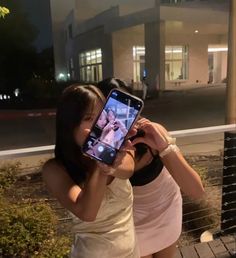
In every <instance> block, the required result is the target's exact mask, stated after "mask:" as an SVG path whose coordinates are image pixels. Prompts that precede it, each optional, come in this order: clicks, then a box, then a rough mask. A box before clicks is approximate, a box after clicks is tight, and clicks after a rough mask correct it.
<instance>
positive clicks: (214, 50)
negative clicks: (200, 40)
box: [208, 47, 228, 52]
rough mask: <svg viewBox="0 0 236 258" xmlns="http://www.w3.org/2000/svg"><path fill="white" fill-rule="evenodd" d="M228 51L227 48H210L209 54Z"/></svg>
mask: <svg viewBox="0 0 236 258" xmlns="http://www.w3.org/2000/svg"><path fill="white" fill-rule="evenodd" d="M226 51H228V48H227V47H209V48H208V52H226Z"/></svg>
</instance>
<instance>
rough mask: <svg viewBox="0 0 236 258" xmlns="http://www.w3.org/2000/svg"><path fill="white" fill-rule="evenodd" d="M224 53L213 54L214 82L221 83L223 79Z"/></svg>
mask: <svg viewBox="0 0 236 258" xmlns="http://www.w3.org/2000/svg"><path fill="white" fill-rule="evenodd" d="M221 63H222V53H221V52H214V54H213V82H214V83H220V82H221V77H222V66H221Z"/></svg>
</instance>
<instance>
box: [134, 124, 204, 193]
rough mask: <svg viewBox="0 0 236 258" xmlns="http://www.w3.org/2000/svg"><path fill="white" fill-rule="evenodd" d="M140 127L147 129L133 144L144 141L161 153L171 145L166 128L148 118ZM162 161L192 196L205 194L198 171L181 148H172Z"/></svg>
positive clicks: (185, 191)
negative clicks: (182, 152) (185, 156)
mask: <svg viewBox="0 0 236 258" xmlns="http://www.w3.org/2000/svg"><path fill="white" fill-rule="evenodd" d="M139 124H140V125H139V128H140V129H142V130H144V131H145V135H144V136H143V137H139V138H136V139H135V140H134V141H133V144H137V143H138V142H144V143H146V144H147V145H149V146H150V147H151V148H153V149H155V150H157V151H158V152H159V153H163V151H164V150H165V149H166V148H167V147H168V146H169V144H168V142H167V138H168V137H169V135H168V132H167V131H166V129H165V128H164V127H163V126H161V125H159V124H156V123H152V122H150V121H148V120H147V119H141V120H140V123H139ZM162 162H163V164H164V165H165V167H166V168H167V169H168V171H169V172H170V174H171V175H172V177H173V178H174V179H175V181H176V182H177V184H178V185H179V186H180V188H181V190H182V191H183V192H184V193H185V194H186V195H188V196H190V197H192V198H200V197H202V196H203V195H204V193H205V192H204V188H203V185H202V182H201V179H200V177H199V175H198V173H197V172H196V171H195V170H194V169H193V168H192V167H191V166H190V165H189V164H188V162H187V161H186V160H185V158H184V157H183V155H182V154H181V152H180V151H179V150H177V149H176V150H172V151H170V152H168V153H167V154H166V155H164V157H162Z"/></svg>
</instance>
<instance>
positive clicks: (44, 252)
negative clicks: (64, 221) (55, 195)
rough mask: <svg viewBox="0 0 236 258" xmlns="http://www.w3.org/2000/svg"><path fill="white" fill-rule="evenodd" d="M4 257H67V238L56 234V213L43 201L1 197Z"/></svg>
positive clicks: (0, 237)
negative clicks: (36, 201)
mask: <svg viewBox="0 0 236 258" xmlns="http://www.w3.org/2000/svg"><path fill="white" fill-rule="evenodd" d="M0 207H1V208H0V218H1V219H0V223H1V228H0V250H1V252H2V255H3V257H66V255H67V254H68V252H69V239H68V238H66V237H59V236H57V235H56V225H57V221H58V220H57V217H56V216H55V215H54V213H53V211H52V209H51V208H50V206H49V205H47V204H45V203H41V202H38V203H30V202H28V203H20V204H10V203H8V202H7V201H6V200H4V198H3V197H1V199H0Z"/></svg>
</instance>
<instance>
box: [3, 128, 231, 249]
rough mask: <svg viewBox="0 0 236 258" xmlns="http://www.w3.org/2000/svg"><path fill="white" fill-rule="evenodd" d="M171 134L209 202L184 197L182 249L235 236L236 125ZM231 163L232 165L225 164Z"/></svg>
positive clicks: (6, 154)
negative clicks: (225, 134)
mask: <svg viewBox="0 0 236 258" xmlns="http://www.w3.org/2000/svg"><path fill="white" fill-rule="evenodd" d="M229 131H230V132H232V131H233V132H234V133H232V134H230V136H227V137H226V138H225V139H224V133H225V132H229ZM170 134H171V135H172V136H173V137H176V138H177V140H178V146H179V147H180V149H181V150H182V151H183V153H184V154H185V156H186V158H187V160H188V161H189V162H190V163H191V164H192V165H193V166H194V168H195V169H196V170H197V171H198V172H199V174H200V175H201V177H202V180H203V182H204V185H205V189H206V198H205V199H204V200H201V201H193V200H190V199H188V198H187V197H186V196H183V200H184V202H183V232H182V237H181V239H180V241H179V245H181V246H183V245H186V244H187V245H189V244H191V243H196V242H198V241H199V240H200V239H201V240H204V239H203V238H204V237H205V236H204V235H206V234H202V233H204V232H205V233H206V231H209V232H207V233H208V234H207V236H208V237H209V235H210V236H211V237H214V236H218V235H220V234H224V233H232V232H235V231H236V227H235V224H236V223H235V222H236V216H235V210H236V201H235V200H236V159H235V158H236V153H235V152H236V141H235V140H236V124H232V125H222V126H213V127H205V128H196V129H188V130H181V131H172V132H170ZM213 135H214V137H212V136H213ZM231 141H232V142H233V144H231V145H229V146H228V145H227V142H231ZM199 143H200V144H199ZM216 143H217V144H216ZM53 149H54V145H49V146H41V147H33V148H24V149H17V150H5V151H0V160H4V159H8V160H9V159H15V158H18V159H19V158H22V157H25V156H27V157H29V156H30V157H31V156H34V155H39V154H52V152H53ZM226 152H227V153H226ZM228 161H230V163H227V164H226V162H228ZM30 168H31V169H30ZM35 168H37V171H39V170H40V166H33V167H28V168H27V172H26V174H29V173H31V172H32V170H35ZM22 169H23V170H24V169H25V168H22ZM45 200H46V201H47V202H49V203H50V205H51V206H52V207H53V208H54V210H55V211H56V212H57V213H60V214H61V216H60V219H59V221H60V224H61V226H62V227H64V226H65V225H66V224H67V223H70V220H71V217H70V216H69V215H68V214H67V213H66V212H65V210H64V209H63V208H62V207H61V206H60V205H59V203H58V202H57V201H56V200H55V199H53V198H50V197H49V196H48V197H47V198H45Z"/></svg>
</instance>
